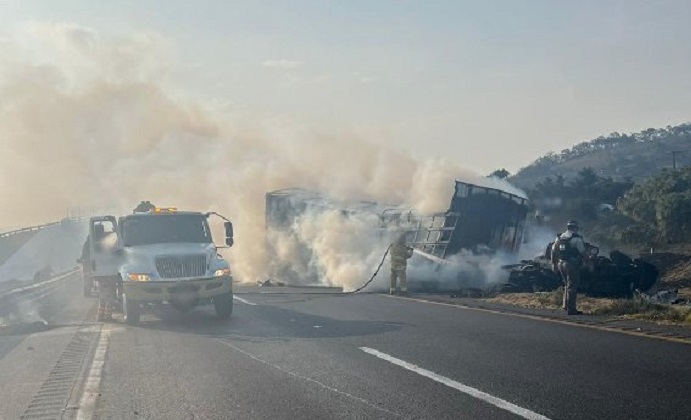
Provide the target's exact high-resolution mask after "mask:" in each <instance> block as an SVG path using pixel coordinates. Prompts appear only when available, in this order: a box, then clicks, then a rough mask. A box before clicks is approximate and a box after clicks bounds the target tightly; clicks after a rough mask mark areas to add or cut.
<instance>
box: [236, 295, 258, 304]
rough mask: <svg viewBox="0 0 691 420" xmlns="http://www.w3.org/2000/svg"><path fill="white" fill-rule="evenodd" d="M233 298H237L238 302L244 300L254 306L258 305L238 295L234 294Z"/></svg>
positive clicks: (243, 301)
mask: <svg viewBox="0 0 691 420" xmlns="http://www.w3.org/2000/svg"><path fill="white" fill-rule="evenodd" d="M233 299H235V300H237V301H238V302H242V303H244V304H245V305H252V306H257V304H256V303H253V302H250V301H249V300H246V299H243V298H241V297H238V296H236V295H233Z"/></svg>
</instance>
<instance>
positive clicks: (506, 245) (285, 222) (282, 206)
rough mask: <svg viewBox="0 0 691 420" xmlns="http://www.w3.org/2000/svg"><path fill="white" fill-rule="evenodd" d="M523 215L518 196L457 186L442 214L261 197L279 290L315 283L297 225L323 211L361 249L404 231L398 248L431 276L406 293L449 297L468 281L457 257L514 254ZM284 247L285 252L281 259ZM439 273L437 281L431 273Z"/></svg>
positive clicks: (309, 196)
mask: <svg viewBox="0 0 691 420" xmlns="http://www.w3.org/2000/svg"><path fill="white" fill-rule="evenodd" d="M528 211H529V208H528V200H527V198H525V197H521V196H519V195H516V194H511V193H508V192H506V191H502V190H500V189H496V188H490V187H485V186H480V185H475V184H470V183H467V182H461V181H455V188H454V190H453V195H452V197H451V200H450V205H449V208H448V210H446V211H444V212H438V213H433V214H426V215H421V214H419V212H417V211H416V210H415V209H413V208H411V207H409V206H386V205H382V204H379V203H375V202H367V201H358V202H345V201H339V200H334V199H332V198H330V197H328V196H326V195H324V194H321V193H318V192H314V191H308V190H303V189H299V188H290V189H285V190H279V191H273V192H270V193H268V194H266V227H267V237H266V246H267V250H268V253H269V255H270V261H271V264H270V275H271V277H272V278H274V279H278V280H281V281H284V282H285V283H287V284H305V283H307V284H317V283H319V281H320V278H321V273H320V269H319V262H318V255H317V254H318V253H317V251H316V250H315V248H314V244H313V243H311V242H310V241H309V240H307V239H305V238H304V236H303V235H302V232H301V227H300V223H301V221H303V220H304V219H306V218H314V217H319V216H320V215H323V214H327V213H330V214H332V215H333V214H335V215H337V216H338V217H340V218H341V219H340V221H341V222H345V223H346V225H347V223H348V221H353V220H357V221H358V223H357V226H358V228H360V231H359V232H350V233H352V234H354V235H362V238H361V240H362V242H363V244H366V245H367V246H372V247H374V248H376V247H377V246H379V247H381V248H382V249H381V252H383V251H384V249H385V247H386V246H387V245H388V244H389V243H390V242H391V241H392V239H393V237H394V236H395V235H397V234H400V233H401V232H404V233H405V234H406V242H407V243H408V245H410V246H412V247H413V248H414V257H413V259H414V260H415V262H416V263H415V264H414V265H418V266H419V265H428V266H429V268H431V269H430V270H424V272H425V273H429V274H431V275H430V276H429V278H424V279H423V278H420V276H413V277H411V280H410V282H409V289H411V290H425V291H457V290H459V289H462V288H464V287H468V286H470V285H471V284H472V283H473V282H472V281H470V280H472V279H469V278H470V277H473V276H469V275H468V271H467V270H465V271H462V270H461V269H457V268H458V267H457V265H458V261H457V260H458V259H459V256H461V255H473V256H478V255H479V256H490V255H493V254H495V253H504V254H515V253H517V252H518V250H519V249H520V246H521V243H522V242H523V232H524V227H525V222H526V218H527V214H528ZM332 228H334V229H338V228H339V227H337V226H332ZM340 228H342V227H340ZM286 249H290V252H289V257H286V255H285V254H286V251H285V250H286ZM466 265H467V264H466ZM466 268H467V267H466ZM442 271H443V272H444V276H441V275H439V274H440V272H442ZM439 277H445V279H444V280H443V281H441V280H439V279H438V278H439ZM449 277H451V278H449ZM476 283H477V282H476Z"/></svg>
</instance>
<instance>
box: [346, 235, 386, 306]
mask: <svg viewBox="0 0 691 420" xmlns="http://www.w3.org/2000/svg"><path fill="white" fill-rule="evenodd" d="M390 250H391V245H389V246H388V247H387V248H386V251H384V256H382V258H381V261H380V262H379V266H378V267H377V269H376V270H374V274H372V277H370V278H369V280H367V281H366V282H365V284H363V285H362V286H360V287H358V288H357V289H355V290H353V291H350V292H345V293H347V294H352V293H357V292H359V291H361V290H362V289H364V288H365V287H367V286H369V284H370V283H372V281H373V280H374V278H375V277H377V274H379V270H381V267H382V265H384V261H386V256H387V255H389V251H390Z"/></svg>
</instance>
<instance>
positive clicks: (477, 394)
mask: <svg viewBox="0 0 691 420" xmlns="http://www.w3.org/2000/svg"><path fill="white" fill-rule="evenodd" d="M360 350H362V351H364V352H365V353H369V354H371V355H373V356H376V357H378V358H380V359H382V360H386V361H387V362H389V363H393V364H394V365H397V366H400V367H402V368H404V369H407V370H409V371H411V372H415V373H417V374H418V375H422V376H424V377H426V378H429V379H432V380H434V381H437V382H439V383H442V384H444V385H446V386H448V387H450V388H453V389H456V390H458V391H461V392H462V393H464V394H467V395H470V396H471V397H474V398H477V399H479V400H482V401H484V402H486V403H489V404H492V405H493V406H495V407H498V408H501V409H503V410H506V411H509V412H511V413H513V414H516V415H518V416H521V417H523V418H524V419H529V420H550V419H549V418H548V417H545V416H543V415H541V414H538V413H535V412H533V411H530V410H528V409H527V408H523V407H519V406H517V405H515V404H512V403H510V402H508V401H505V400H502V399H501V398H497V397H495V396H492V395H490V394H487V393H486V392H482V391H480V390H479V389H475V388H473V387H470V386H467V385H463V384H462V383H460V382H456V381H454V380H453V379H449V378H447V377H445V376H442V375H438V374H436V373H434V372H431V371H429V370H427V369H423V368H421V367H419V366H416V365H414V364H412V363H408V362H406V361H404V360H401V359H397V358H395V357H393V356H389V355H388V354H386V353H382V352H380V351H379V350H375V349H372V348H369V347H360Z"/></svg>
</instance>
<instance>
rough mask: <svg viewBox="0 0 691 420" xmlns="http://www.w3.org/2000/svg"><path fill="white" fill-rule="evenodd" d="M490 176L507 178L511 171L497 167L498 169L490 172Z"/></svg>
mask: <svg viewBox="0 0 691 420" xmlns="http://www.w3.org/2000/svg"><path fill="white" fill-rule="evenodd" d="M489 176H490V177H495V178H499V179H506V178H508V177H509V176H511V172H509V171H507V170H506V169H504V168H502V169H497V170H496V171H494V172H492V173H491V174H489Z"/></svg>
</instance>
